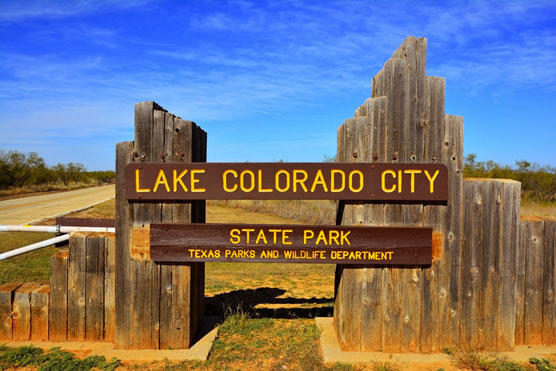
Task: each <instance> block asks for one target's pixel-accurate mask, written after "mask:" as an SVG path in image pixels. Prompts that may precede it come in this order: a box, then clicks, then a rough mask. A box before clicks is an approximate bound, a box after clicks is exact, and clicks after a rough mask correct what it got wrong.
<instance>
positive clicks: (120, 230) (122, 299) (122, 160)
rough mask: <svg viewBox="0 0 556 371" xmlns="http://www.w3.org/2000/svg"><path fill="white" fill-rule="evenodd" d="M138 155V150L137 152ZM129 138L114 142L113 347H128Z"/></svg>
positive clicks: (129, 339)
mask: <svg viewBox="0 0 556 371" xmlns="http://www.w3.org/2000/svg"><path fill="white" fill-rule="evenodd" d="M137 155H138V154H137ZM133 157H135V156H134V154H133V142H122V143H118V144H116V226H117V227H116V256H115V264H116V266H117V267H118V269H117V270H116V273H115V278H116V284H115V300H116V332H115V345H116V347H117V348H123V349H128V348H130V347H131V344H132V339H131V332H130V326H131V309H130V306H131V282H130V280H129V277H128V275H129V273H130V267H131V257H130V256H131V252H130V246H129V243H130V240H131V223H132V218H133V210H132V206H131V205H130V204H129V202H127V200H126V199H125V184H124V183H125V177H124V169H125V166H126V165H127V164H128V163H131V162H132V158H133Z"/></svg>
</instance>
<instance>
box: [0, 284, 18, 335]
mask: <svg viewBox="0 0 556 371" xmlns="http://www.w3.org/2000/svg"><path fill="white" fill-rule="evenodd" d="M19 286H21V284H20V283H6V284H3V285H0V341H10V340H12V310H13V307H12V306H13V301H14V295H15V290H17V288H18V287H19Z"/></svg>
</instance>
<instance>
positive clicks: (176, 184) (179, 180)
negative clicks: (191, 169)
mask: <svg viewBox="0 0 556 371" xmlns="http://www.w3.org/2000/svg"><path fill="white" fill-rule="evenodd" d="M177 174H178V171H177V170H176V169H174V170H173V179H174V180H173V182H172V184H173V186H174V187H173V188H174V192H177V191H178V183H179V184H181V187H182V188H183V190H184V191H185V192H187V187H186V186H185V184H183V181H182V180H181V178H182V177H183V176H184V175H185V174H187V169H185V170H184V171H182V172H181V173H180V175H179V176H178V175H177Z"/></svg>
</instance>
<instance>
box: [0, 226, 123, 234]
mask: <svg viewBox="0 0 556 371" xmlns="http://www.w3.org/2000/svg"><path fill="white" fill-rule="evenodd" d="M115 231H116V228H113V227H64V226H61V225H0V232H50V233H74V232H104V233H114V232H115Z"/></svg>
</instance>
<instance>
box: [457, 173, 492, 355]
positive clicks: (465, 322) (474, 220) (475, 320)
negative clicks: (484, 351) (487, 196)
mask: <svg viewBox="0 0 556 371" xmlns="http://www.w3.org/2000/svg"><path fill="white" fill-rule="evenodd" d="M483 188H484V182H481V181H479V180H478V179H473V180H471V179H466V180H465V181H464V183H463V194H464V205H465V207H464V212H463V248H462V262H461V265H462V278H461V284H462V308H461V319H460V325H461V332H460V345H461V347H464V348H468V349H478V348H479V345H480V343H479V300H480V290H481V288H480V285H481V275H480V273H479V272H480V269H481V266H482V255H481V251H482V249H483V228H482V226H483V223H482V222H483V219H484V214H485V213H486V210H485V208H486V206H485V200H484V189H483Z"/></svg>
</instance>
